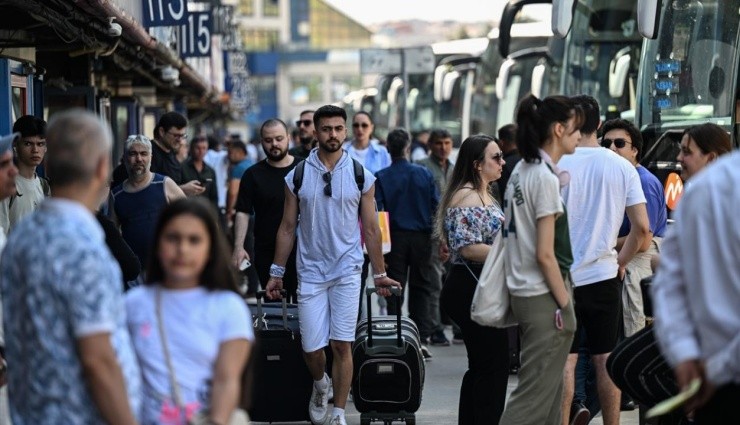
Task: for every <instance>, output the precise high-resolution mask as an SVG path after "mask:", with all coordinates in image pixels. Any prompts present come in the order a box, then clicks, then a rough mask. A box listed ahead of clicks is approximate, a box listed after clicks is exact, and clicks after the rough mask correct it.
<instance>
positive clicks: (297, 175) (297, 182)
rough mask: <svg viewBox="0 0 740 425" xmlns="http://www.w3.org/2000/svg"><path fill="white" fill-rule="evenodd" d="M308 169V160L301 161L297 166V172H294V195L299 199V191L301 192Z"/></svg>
mask: <svg viewBox="0 0 740 425" xmlns="http://www.w3.org/2000/svg"><path fill="white" fill-rule="evenodd" d="M305 169H306V160H305V159H303V160H301V161H300V162H299V163H298V164H296V166H295V171H293V194H294V195H295V196H296V197H298V191H299V190H301V186H302V185H303V173H304V171H305Z"/></svg>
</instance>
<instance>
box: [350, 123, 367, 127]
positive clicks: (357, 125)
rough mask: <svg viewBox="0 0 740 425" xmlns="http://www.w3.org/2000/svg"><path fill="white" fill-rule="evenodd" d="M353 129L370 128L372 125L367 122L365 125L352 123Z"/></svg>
mask: <svg viewBox="0 0 740 425" xmlns="http://www.w3.org/2000/svg"><path fill="white" fill-rule="evenodd" d="M352 127H354V128H359V127H362V128H368V127H370V124H368V123H366V122H363V123H359V122H355V123H352Z"/></svg>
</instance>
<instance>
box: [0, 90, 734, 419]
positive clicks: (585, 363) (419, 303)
mask: <svg viewBox="0 0 740 425" xmlns="http://www.w3.org/2000/svg"><path fill="white" fill-rule="evenodd" d="M600 117H601V111H600V108H599V105H598V103H597V102H596V100H595V99H593V98H592V97H590V96H575V97H564V96H551V97H547V98H544V99H538V98H536V97H534V96H527V97H525V98H524V99H522V100H521V101H520V103H519V106H518V109H517V114H516V123H514V124H509V125H506V126H503V127H502V128H501V129H499V131H498V134H497V137H493V136H488V135H482V134H480V135H474V136H471V137H469V138H467V139H466V140H464V141H462V143H461V144H460V148H459V151H458V154H457V157H456V159H455V161H453V160H452V159H451V154H452V150H453V140H452V136H451V135H450V133H449V132H447V131H445V130H441V129H430V130H425V131H421V132H418V133H416V134H414V135H411V134H409V132H408V131H406V130H405V129H402V128H398V129H394V130H393V131H391V132H390V133H389V134H388V136H387V138H386V140H383V141H382V142H381V141H379V140H378V139H376V138H375V137H374V134H373V133H374V123H373V120H372V117H371V116H370V115H369V114H367V113H365V112H359V113H357V114H355V115H354V116H352V117H348V116H347V113H346V112H345V110H344V109H342V108H339V107H336V106H332V105H326V106H323V107H321V108H319V109H317V110H306V111H303V112H302V113H301V114H300V117H299V119H298V120H297V121H296V122H295V129H296V131H291V127H290V126H289V125H287V124H286V123H285V122H284V121H282V120H280V119H277V118H273V119H269V120H267V121H265V122H264V123H263V124H262V125H261V127H260V128H259V131H258V137H257V139H258V140H259V145H260V147H261V148H262V152H261V153H260V154H257V153H256V152H254V149H250V147H251V148H254V145H253V144H251V143H250V144H247V143H244V142H243V141H242V140H241V138H239V137H230V138H229V140H228V142H227V143H226V146H225V149H224V148H222V147H221V143H219V142H218V141H217V140H216V139H214V138H213V137H208V136H205V135H197V136H195V137H193V138H192V139H191V140H190V142H189V143H186V141H187V139H188V135H187V129H188V121H187V119H186V118H185V117H184V116H182V115H180V114H179V113H176V112H168V113H166V114H164V115H163V116H162V117H161V118H160V120H159V122H158V124H157V126H156V128H155V130H154V134H153V136H154V137H153V138H151V139H150V138H149V137H147V136H145V135H131V136H130V137H128V138H127V139H126V140H125V142H124V145H123V157H122V158H121V163H120V164H119V165H118V166H117V167H116V168H115V170H111V168H112V167H111V163H110V157H111V149H112V144H113V141H112V139H111V133H110V129H109V128H108V126H107V125H106V124H105V123H104V122H103V121H101V120H100V119H99V118H97V117H96V116H95V115H93V114H91V113H89V112H85V111H81V110H72V111H68V112H63V113H59V114H56V115H55V116H53V117H51V121H50V122H49V125H48V127H47V124H46V122H44V121H43V120H41V119H40V118H36V117H31V116H26V117H21V118H20V119H18V120H17V122H16V123H15V125H14V127H13V131H14V134H12V135H10V136H6V137H3V138H2V139H0V226H2V229H1V231H0V247H2V248H4V249H3V253H2V257H1V259H0V293H1V295H2V304H0V305H1V306H2V310H0V317H2V318H3V319H4V320H3V326H2V327H1V328H0V329H2V331H3V332H2V333H0V347H1V348H2V350H0V355H1V356H2V359H3V362H5V361H7V367H5V366H4V365H5V363H3V368H2V369H1V370H0V373H1V375H2V377H1V378H0V384H5V385H3V388H2V391H0V422H2V423H11V419H12V423H14V424H19V425H22V424H37V423H49V422H50V421H51V422H54V423H56V422H59V421H62V422H64V423H70V424H88V423H103V422H105V423H120V424H133V423H142V424H183V423H186V422H188V421H194V420H196V419H198V420H202V421H203V423H210V424H227V423H229V424H235V423H246V422H247V419H246V417H245V416H244V415H243V412H242V411H241V409H240V405H241V400H242V399H243V398H244V394H245V393H247V394H248V393H249V391H251V390H252V389H250V388H242V383H243V379H242V377H243V374H244V371H245V367H246V365H247V362H248V360H249V358H250V351H251V347H252V345H253V342H254V338H255V336H254V331H253V328H252V320H251V314H250V311H249V308H248V307H247V304H246V303H245V302H244V298H245V297H248V296H249V295H251V294H253V293H254V292H255V291H256V290H257V289H258V288H259V287H262V288H264V289H265V290H266V296H267V297H268V298H270V299H278V298H281V297H282V296H283V293H285V294H287V297H288V298H289V301H290V302H295V303H297V305H298V309H299V318H300V333H301V344H302V349H303V352H304V357H305V361H306V365H307V367H308V370H309V372H310V374H311V376H312V378H313V380H314V383H313V393H312V395H311V398H310V401H309V405H308V406H307V407H308V412H309V416H310V418H311V421H312V422H313V423H314V424H323V423H326V422H327V421H330V423H331V424H333V425H342V424H346V419H345V409H346V406H347V402H348V400H349V398H350V394H349V393H350V387H351V383H352V376H353V364H352V352H351V347H352V342H353V341H354V340H355V327H356V324H357V322H358V319H359V318H361V317H362V316H363V311H362V305H363V299H362V295H361V294H362V293H363V292H364V291H363V287H364V285H365V282H366V281H368V280H370V278H372V282H373V284H374V285H375V286H376V287H378V288H379V291H378V292H379V294H380V295H381V297H380V300H382V301H380V305H379V307H378V308H379V309H380V311H381V314H385V313H387V312H391V313H393V312H395V311H396V310H397V309H398V310H400V308H401V307H400V306H401V305H403V304H404V299H405V298H407V305H408V314H409V316H410V317H411V319H413V320H414V322H415V323H416V324H417V326H418V329H419V334H420V337H421V339H422V342H423V346H422V354H423V355H424V357H425V358H426V359H427V360H429V359H431V357H432V356H431V352H430V351H429V349H428V348H427V345H428V344H431V345H437V346H448V345H450V344H451V342H450V340H449V339H448V337H447V335H446V333H445V322H446V321H449V323H450V324H452V325H453V330H452V340H453V342H459V343H462V344H464V345H465V349H466V353H467V361H468V370H467V371H466V372H465V374H464V376H463V377H462V383H461V387H460V397H459V407H458V423H459V424H461V425H462V424H465V425H467V424H489V423H501V424H538V425H539V424H563V425H568V424H571V425H572V424H575V425H585V424H586V423H588V421H589V420H590V418H591V417H592V416H593V415H595V414H596V413H597V412H598V411H599V410H600V411H601V412H602V416H603V420H604V423H605V424H606V425H616V424H618V423H619V418H620V409H621V408H622V407H623V404H624V400H625V399H626V398H627V399H628V398H629V397H632V398H633V399H634V400H635V401H636V402H639V403H641V404H648V405H649V404H655V403H656V402H658V401H660V399H663V398H666V397H668V396H670V395H674V394H675V393H676V392H678V390H680V389H684V388H686V387H687V386H688V385H689V383H690V382H691V381H692V380H693V379H695V378H700V379H702V384H701V389H700V391H699V393H698V394H697V395H696V396H694V397H693V398H692V399H691V400H690V401H689V403H688V404H687V408H688V412H689V413H690V415H691V416H692V417H693V418H694V420H695V421H696V422H695V423H699V424H705V423H717V422H716V418H717V417H718V416H716V415H718V414H719V415H723V414H726V410H727V409H729V408H730V403H732V401H733V400H735V399H737V396H738V395H740V386H739V385H738V384H739V383H740V374H739V373H738V370H740V366H739V364H738V358H740V351H739V350H740V348H738V347H740V342H738V341H739V340H738V337H737V335H738V333H739V332H738V330H739V329H740V325H738V323H737V320H740V317H738V316H737V314H734V313H733V312H734V310H735V309H734V307H733V306H734V305H735V304H733V303H736V302H737V301H738V297H740V288H738V287H737V282H738V281H740V280H739V279H737V276H738V273H740V270H738V269H737V264H736V263H737V262H736V261H733V260H734V257H733V256H732V253H734V252H736V251H737V249H738V244H739V243H740V238H738V237H736V235H735V233H734V232H732V230H731V229H732V228H733V226H732V225H731V223H730V220H731V219H732V212H733V210H735V209H736V208H734V207H735V204H736V199H740V197H738V196H734V194H735V191H737V190H738V189H737V187H739V185H738V184H737V183H738V182H737V181H736V180H737V173H736V171H735V170H736V169H737V167H736V164H735V163H736V162H737V154H732V155H727V158H726V159H722V160H719V161H717V163H718V164H717V165H716V166H712V167H707V166H708V165H709V164H710V163H711V162H713V161H714V160H715V159H717V158H718V157H719V156H720V155H722V154H725V153H727V152H729V151H730V150H731V144H730V139H729V137H728V136H727V134H726V132H725V131H724V130H722V129H721V128H720V127H718V126H716V125H714V124H705V125H702V126H697V127H693V128H690V129H688V130H687V131H686V133H685V134H684V136H683V140H682V143H681V151H680V154H679V156H678V158H677V160H678V161H679V162H680V163H681V165H682V170H683V175H682V177H683V178H684V180H685V181H686V182H687V183H686V184H687V190H686V194H685V196H684V200H682V201H681V204H680V206H679V209H678V211H677V213H676V216H675V218H676V225H674V226H673V227H672V228H671V229H669V228H668V220H667V216H666V211H667V210H666V203H665V197H664V195H663V189H662V186H661V184H660V182H659V180H658V179H657V178H656V177H655V176H654V175H653V174H652V173H650V172H649V171H648V170H646V169H645V168H644V167H642V166H641V165H640V162H639V161H640V158H641V157H642V155H643V153H644V152H643V151H644V147H643V141H642V136H641V134H640V131H639V130H638V129H637V128H635V127H634V125H633V124H631V123H630V122H628V121H624V120H620V119H616V120H610V121H607V122H604V123H602V122H601V119H600ZM350 134H351V135H352V136H353V137H352V138H351V139H350V138H349V136H350ZM182 152H186V154H184V155H183V154H182ZM42 164H43V165H42ZM704 168H710V169H709V170H707V171H706V172H705V171H702V170H703V169H704ZM700 171H701V173H700ZM699 174H700V175H699ZM111 176H112V177H111ZM379 211H382V212H385V213H388V217H389V232H390V234H391V239H392V244H391V248H390V251H389V252H386V253H384V252H383V250H382V244H381V230H380V228H379V225H378V212H379ZM720 224H724V225H725V226H720ZM677 229H681V231H680V232H679V231H678V230H677ZM499 233H500V235H502V236H503V238H504V249H503V250H502V251H501V252H494V253H491V245H492V242H493V240H494V237H496V236H497V235H498V234H499ZM6 238H7V242H6ZM491 254H492V255H496V256H502V257H503V258H504V260H505V264H506V283H507V289H508V292H509V294H510V303H511V309H512V312H513V315H514V317H515V318H516V320H517V323H518V326H516V327H510V328H508V329H506V328H494V327H487V326H482V325H480V324H478V323H476V322H474V321H473V320H471V317H470V307H471V303H472V300H473V296H474V293H475V291H476V287H477V286H478V280H479V278H480V277H481V271H482V269H483V265H484V263H485V262H486V259H487V258H488V257H489V256H490V255H491ZM658 258H659V259H660V266H659V268H658V271H657V272H655V264H656V263H657V262H658V261H657V259H658ZM653 273H655V276H656V279H655V283H654V290H653V295H654V303H655V305H656V310H655V326H653V325H652V324H651V323H650V321H649V320H646V314H645V310H644V300H643V294H642V291H641V288H640V281H641V280H643V279H644V278H645V277H648V276H651V275H653ZM245 280H246V281H247V283H246V284H245V283H244V281H245ZM688 282H691V284H689V283H688ZM407 286H408V288H409V289H408V292H407V293H406V292H405V288H406V287H407ZM394 287H398V288H400V289H401V292H400V293H401V294H402V295H401V296H400V297H396V296H390V295H391V288H394ZM689 300H692V301H691V302H689ZM677 318H679V319H680V321H677ZM679 322H680V323H679ZM327 347H328V348H327ZM327 350H329V351H331V354H332V355H331V356H327ZM656 364H659V365H660V367H659V368H656V366H655V365H656ZM672 370H673V371H675V378H674V374H672V373H670V372H671V371H672ZM511 372H515V373H518V384H517V386H516V388H515V389H514V391H513V393H512V394H511V395H510V396H509V397H508V400H507V383H508V379H509V374H510V373H511ZM620 388H621V389H622V390H624V392H625V394H621V392H620ZM656 388H659V389H660V391H659V390H656ZM255 390H259V389H255ZM646 394H647V395H646ZM330 399H333V406H332V407H331V408H330V406H329V404H330ZM8 404H9V406H8ZM718 412H719V413H718ZM680 416H681V417H680V418H679V419H678V420H683V415H680ZM240 421H242V422H240ZM188 423H189V422H188Z"/></svg>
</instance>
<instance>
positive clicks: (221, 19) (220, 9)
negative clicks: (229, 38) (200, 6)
mask: <svg viewBox="0 0 740 425" xmlns="http://www.w3.org/2000/svg"><path fill="white" fill-rule="evenodd" d="M211 11H212V15H213V33H214V34H226V33H228V32H229V31H231V29H232V27H233V25H234V6H224V5H215V6H213V7H212V8H211Z"/></svg>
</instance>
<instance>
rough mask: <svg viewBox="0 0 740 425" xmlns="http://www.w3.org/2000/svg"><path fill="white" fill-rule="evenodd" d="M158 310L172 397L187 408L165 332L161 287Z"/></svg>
mask: <svg viewBox="0 0 740 425" xmlns="http://www.w3.org/2000/svg"><path fill="white" fill-rule="evenodd" d="M156 291H157V292H156V295H155V297H156V312H157V326H158V327H159V339H160V341H161V342H162V351H163V352H164V360H165V362H166V363H167V372H168V374H169V377H170V391H172V398H173V399H174V402H175V404H176V405H177V407H179V408H180V409H181V410H183V411H184V410H185V406H184V405H183V403H182V398H181V397H180V387H179V386H178V385H177V378H176V377H175V368H174V367H172V359H171V358H170V350H169V348H168V347H167V336H166V335H165V333H164V322H163V320H162V295H161V291H160V289H159V287H157V289H156Z"/></svg>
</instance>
